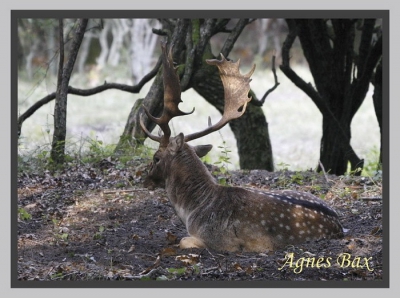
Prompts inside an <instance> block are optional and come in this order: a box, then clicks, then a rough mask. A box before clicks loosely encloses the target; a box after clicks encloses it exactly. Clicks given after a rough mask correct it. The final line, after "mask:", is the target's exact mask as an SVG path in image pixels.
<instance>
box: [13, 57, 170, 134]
mask: <svg viewBox="0 0 400 298" xmlns="http://www.w3.org/2000/svg"><path fill="white" fill-rule="evenodd" d="M161 62H162V60H161V57H160V59H158V62H157V64H156V66H155V67H154V68H153V70H151V71H150V72H149V73H148V74H147V75H145V76H144V77H143V79H142V80H141V81H140V82H139V83H138V84H137V85H135V86H129V85H125V84H117V83H107V82H105V83H104V84H103V85H101V86H97V87H94V88H91V89H78V88H74V87H72V86H68V94H73V95H79V96H90V95H94V94H97V93H100V92H103V91H105V90H109V89H117V90H121V91H126V92H130V93H139V92H140V90H141V89H142V87H143V86H144V85H145V84H146V83H147V82H148V81H150V80H151V79H153V78H154V77H155V75H156V74H157V72H158V70H159V69H160V66H161ZM55 98H56V92H53V93H50V94H48V95H47V96H45V97H43V98H42V99H40V100H39V101H37V102H35V103H34V104H33V105H32V106H31V107H30V108H29V109H28V110H26V111H25V113H23V114H22V115H21V116H19V117H18V137H19V136H20V135H21V129H22V124H23V123H24V121H25V120H26V119H28V118H29V117H30V116H32V115H33V114H34V113H35V112H36V111H37V110H38V109H39V108H41V107H42V106H44V105H45V104H47V103H49V102H50V101H52V100H54V99H55Z"/></svg>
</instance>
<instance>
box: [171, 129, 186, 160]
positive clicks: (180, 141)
mask: <svg viewBox="0 0 400 298" xmlns="http://www.w3.org/2000/svg"><path fill="white" fill-rule="evenodd" d="M184 144H185V141H184V136H183V133H180V134H179V135H177V136H176V137H174V138H171V140H170V142H169V144H168V147H167V149H168V151H169V152H170V153H171V154H172V155H175V154H176V153H177V152H178V151H179V150H181V149H182V147H183V145H184Z"/></svg>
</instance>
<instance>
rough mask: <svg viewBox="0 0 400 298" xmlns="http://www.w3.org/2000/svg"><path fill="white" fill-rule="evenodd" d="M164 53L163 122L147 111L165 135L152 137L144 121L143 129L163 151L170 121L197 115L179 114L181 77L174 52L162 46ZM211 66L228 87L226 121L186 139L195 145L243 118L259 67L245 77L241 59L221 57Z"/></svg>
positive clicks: (167, 139) (225, 92) (224, 114)
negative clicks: (175, 62)
mask: <svg viewBox="0 0 400 298" xmlns="http://www.w3.org/2000/svg"><path fill="white" fill-rule="evenodd" d="M162 50H163V68H164V70H163V71H164V73H163V79H164V109H163V112H162V115H161V117H160V118H155V117H154V116H152V115H151V114H150V113H149V111H148V110H147V109H146V108H145V107H143V108H144V110H145V112H146V114H147V116H148V117H149V118H150V119H151V120H152V121H153V122H155V123H156V124H158V125H159V126H160V128H161V130H162V131H163V133H164V134H163V135H162V136H161V137H160V136H155V135H152V134H151V133H150V132H149V131H148V130H147V129H146V127H145V126H144V124H143V121H142V119H140V125H141V127H142V129H143V131H144V132H145V133H146V135H147V136H148V137H149V138H150V139H152V140H154V141H157V142H159V143H160V147H166V146H167V145H168V143H169V138H170V136H171V129H170V128H169V126H168V123H169V121H170V120H171V119H172V118H173V117H176V116H183V115H189V114H191V113H193V112H194V108H193V111H192V112H190V113H185V112H182V111H181V110H179V108H178V105H179V103H180V102H182V99H181V89H180V84H179V77H178V75H177V73H176V69H175V68H174V66H173V61H172V51H171V50H170V51H169V54H168V55H167V51H166V47H165V45H164V44H163V45H162ZM206 62H207V63H208V64H210V65H216V66H217V67H218V70H219V74H220V77H221V80H222V84H223V86H224V95H225V106H224V113H223V115H222V118H221V119H220V120H219V121H218V122H217V123H216V124H214V125H211V123H209V126H208V127H207V128H206V129H204V130H202V131H200V132H196V133H193V134H190V135H187V136H185V141H186V142H188V141H192V140H195V139H198V138H200V137H203V136H205V135H208V134H210V133H212V132H214V131H217V130H219V129H221V128H222V127H224V126H225V125H226V124H227V123H228V122H229V121H231V120H233V119H236V118H239V117H240V116H242V115H243V113H244V112H245V111H246V107H247V103H248V102H249V101H250V100H251V97H248V94H249V91H250V84H249V83H250V82H251V78H250V77H251V75H252V74H253V72H254V70H255V65H253V67H252V69H251V70H250V71H249V73H247V74H246V75H241V74H240V71H239V64H240V59H239V60H238V61H237V62H236V63H234V62H231V61H228V60H226V59H225V57H224V56H223V55H222V54H221V60H217V59H210V60H206Z"/></svg>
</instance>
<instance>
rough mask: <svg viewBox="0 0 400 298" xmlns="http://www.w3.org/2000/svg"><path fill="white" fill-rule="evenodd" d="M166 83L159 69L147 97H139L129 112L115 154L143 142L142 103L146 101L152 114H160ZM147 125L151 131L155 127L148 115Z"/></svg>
mask: <svg viewBox="0 0 400 298" xmlns="http://www.w3.org/2000/svg"><path fill="white" fill-rule="evenodd" d="M163 97H164V85H163V82H162V71H159V72H158V74H157V76H156V78H155V79H154V82H153V84H152V85H151V87H150V90H149V92H148V93H147V95H146V97H145V98H140V99H138V100H137V101H136V102H135V104H134V106H133V107H132V109H131V112H130V113H129V116H128V120H127V121H126V124H125V128H124V132H123V134H122V135H121V136H120V138H119V141H118V144H117V146H116V148H115V152H114V153H115V154H116V155H120V154H124V152H126V151H127V149H128V150H129V149H131V148H132V147H136V146H137V145H139V144H143V142H144V140H145V138H146V135H145V133H144V132H143V130H142V128H141V127H140V122H139V119H140V115H142V114H144V111H143V108H142V105H143V104H144V103H146V107H147V108H148V109H149V111H150V112H151V114H152V115H159V114H160V113H161V112H162V109H163ZM143 121H144V123H145V125H146V127H148V129H149V130H150V131H151V130H152V129H154V127H155V123H154V122H152V121H149V119H148V118H147V117H144V119H143Z"/></svg>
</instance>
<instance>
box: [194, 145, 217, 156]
mask: <svg viewBox="0 0 400 298" xmlns="http://www.w3.org/2000/svg"><path fill="white" fill-rule="evenodd" d="M193 149H194V151H195V152H196V154H197V156H198V157H203V156H206V155H207V153H208V152H210V150H211V149H212V145H198V146H194V147H193Z"/></svg>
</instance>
